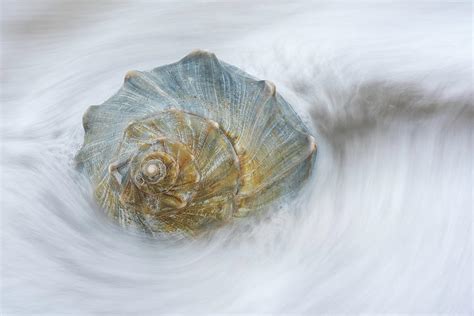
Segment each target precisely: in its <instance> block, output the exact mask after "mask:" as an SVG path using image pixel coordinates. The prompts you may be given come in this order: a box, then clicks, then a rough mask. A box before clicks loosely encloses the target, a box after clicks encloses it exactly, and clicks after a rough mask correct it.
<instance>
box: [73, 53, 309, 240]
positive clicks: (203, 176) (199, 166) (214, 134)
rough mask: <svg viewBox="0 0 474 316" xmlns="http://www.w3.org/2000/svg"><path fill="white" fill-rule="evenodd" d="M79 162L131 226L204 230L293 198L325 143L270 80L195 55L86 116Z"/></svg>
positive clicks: (130, 78) (133, 77)
mask: <svg viewBox="0 0 474 316" xmlns="http://www.w3.org/2000/svg"><path fill="white" fill-rule="evenodd" d="M83 125H84V130H85V136H84V144H83V147H82V148H81V150H80V151H79V153H78V154H77V156H76V160H77V162H78V163H79V165H80V166H81V167H82V169H83V170H84V171H85V173H86V174H87V175H88V176H89V178H90V180H91V182H92V185H93V187H94V195H95V199H96V200H97V202H98V204H99V205H100V206H101V207H102V208H103V209H104V210H105V211H106V212H107V214H108V215H110V216H111V217H113V218H115V219H117V220H118V222H119V223H120V224H122V225H123V226H132V227H136V228H139V229H141V230H144V231H146V232H148V233H151V234H153V235H156V234H160V233H172V232H177V233H183V232H184V233H188V234H191V235H193V234H197V233H199V232H202V231H205V230H206V229H207V228H209V227H215V226H219V225H221V224H223V223H226V222H228V221H229V220H231V219H232V218H234V217H240V216H245V215H247V214H249V213H252V212H254V211H257V210H261V209H264V208H266V207H268V206H269V205H271V203H273V202H274V201H277V200H279V199H280V198H282V197H285V196H293V195H294V194H295V193H296V192H297V191H298V190H299V188H301V185H302V183H303V182H304V180H305V179H307V178H308V176H309V175H310V173H311V170H312V167H313V164H314V158H315V156H316V143H315V140H314V138H313V137H312V136H311V135H310V133H309V131H308V129H307V127H306V126H305V125H304V124H303V122H302V120H301V119H300V117H299V116H298V115H297V114H296V113H295V111H294V110H293V109H292V107H291V106H290V105H289V104H288V103H287V102H286V101H285V100H284V99H283V98H282V97H281V96H280V95H279V94H278V93H276V90H275V86H274V85H273V84H272V83H270V82H268V81H260V80H256V79H254V78H253V77H251V76H250V75H248V74H246V73H244V72H243V71H241V70H239V69H238V68H236V67H234V66H231V65H229V64H227V63H224V62H222V61H220V60H218V59H217V58H216V57H215V55H214V54H211V53H208V52H204V51H195V52H192V53H191V54H189V55H187V56H186V57H184V58H183V59H181V60H180V61H178V62H177V63H174V64H170V65H166V66H162V67H158V68H155V69H153V70H152V71H150V72H139V71H130V72H128V73H127V74H126V76H125V81H124V84H123V87H122V88H121V89H120V90H119V91H118V92H117V93H116V94H115V95H114V96H112V97H111V98H110V99H109V100H107V101H106V102H104V103H103V104H102V105H100V106H91V107H90V108H89V109H88V110H87V112H86V113H85V114H84V117H83Z"/></svg>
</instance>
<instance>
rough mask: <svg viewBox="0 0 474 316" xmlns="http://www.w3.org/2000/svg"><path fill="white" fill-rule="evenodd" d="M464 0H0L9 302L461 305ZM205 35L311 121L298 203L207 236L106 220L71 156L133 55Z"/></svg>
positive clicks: (181, 308)
mask: <svg viewBox="0 0 474 316" xmlns="http://www.w3.org/2000/svg"><path fill="white" fill-rule="evenodd" d="M471 20H472V16H471V3H470V2H467V1H466V2H456V3H445V4H442V3H430V2H426V1H421V2H416V3H413V2H402V3H398V4H397V3H390V2H387V3H385V2H383V3H381V2H377V3H375V2H360V3H330V2H324V1H321V2H313V1H300V2H294V3H289V2H287V1H258V2H255V1H226V2H217V1H160V2H158V1H157V2H151V1H101V2H97V1H52V0H49V1H41V2H39V1H37V2H32V1H4V2H3V10H2V44H1V51H2V65H1V67H2V70H1V79H0V80H1V87H2V89H1V90H2V96H1V98H2V99H1V100H2V101H1V105H2V115H1V119H2V124H1V135H2V163H1V168H2V170H1V173H2V190H1V192H2V228H1V229H2V282H1V283H2V311H3V313H4V314H15V313H16V314H34V313H39V314H47V315H51V314H66V313H72V314H98V313H112V314H120V313H123V314H128V313H132V312H134V313H140V314H157V313H165V312H182V313H212V312H214V313H226V312H229V313H231V312H240V313H251V312H253V313H262V312H270V313H277V312H283V313H322V312H326V313H360V312H365V313H385V312H391V313H469V312H472V306H471V302H472V300H473V297H472V290H471V287H472V274H471V268H472V227H471V226H472V145H473V143H472V126H473V122H474V111H473V106H472V79H471V78H472V77H471V74H472V60H471V59H472V52H471V49H472V48H471V40H472V30H471V27H472V25H471V23H472V21H471ZM195 48H201V49H207V50H210V51H213V52H215V53H216V54H217V55H218V57H219V58H220V59H222V60H224V61H227V62H229V63H232V64H235V65H237V66H239V67H240V68H242V69H244V70H245V71H247V72H249V73H251V74H253V75H255V76H256V77H259V78H262V79H269V80H271V81H273V82H275V84H276V86H277V89H278V90H279V91H280V93H281V94H282V95H283V96H284V97H285V98H287V99H288V100H289V101H290V103H292V104H294V105H296V106H298V110H299V111H300V112H301V113H306V114H307V115H306V117H307V119H308V122H309V123H311V124H313V125H314V126H315V128H316V129H317V130H318V136H319V138H318V139H319V140H320V143H319V157H318V161H317V170H316V174H315V177H314V180H313V182H312V183H311V184H310V185H309V186H308V188H307V190H306V191H305V192H304V193H303V194H302V196H301V198H300V199H299V200H297V201H295V202H294V204H293V205H289V206H286V207H283V208H282V209H279V210H274V211H272V212H269V213H266V214H261V215H260V216H256V217H252V218H250V219H246V220H242V221H240V222H238V223H236V224H235V225H233V226H231V227H227V228H224V229H221V230H219V231H217V232H216V233H215V234H212V235H211V236H209V237H208V238H205V239H203V240H197V241H194V242H188V243H178V244H176V243H172V242H156V241H155V240H149V239H146V238H145V237H143V236H137V235H134V234H131V233H128V232H126V231H124V230H123V229H121V228H119V227H116V226H115V225H114V224H113V223H112V222H111V221H110V220H108V219H107V218H106V217H105V216H103V214H102V213H101V211H100V210H98V209H97V208H96V207H95V205H94V203H93V202H92V199H91V194H90V190H91V188H90V185H89V184H88V183H87V181H86V180H85V179H84V178H83V177H82V176H81V175H79V174H78V173H77V172H76V171H75V170H74V166H73V162H72V157H73V156H74V154H75V153H76V152H77V150H78V148H79V146H80V144H81V143H82V137H83V131H82V126H81V117H82V114H83V112H84V111H85V109H86V108H87V107H88V106H89V105H92V104H100V103H102V102H103V101H104V100H105V99H106V98H107V97H109V96H110V95H112V94H113V93H114V92H115V91H116V90H117V89H118V88H119V87H120V85H121V82H122V80H123V76H124V74H125V73H126V71H128V70H130V69H138V70H146V69H151V68H153V67H156V66H158V65H162V64H166V63H170V62H174V61H176V60H177V59H179V58H181V57H182V56H184V55H185V54H186V53H188V52H189V51H191V50H193V49H195Z"/></svg>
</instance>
